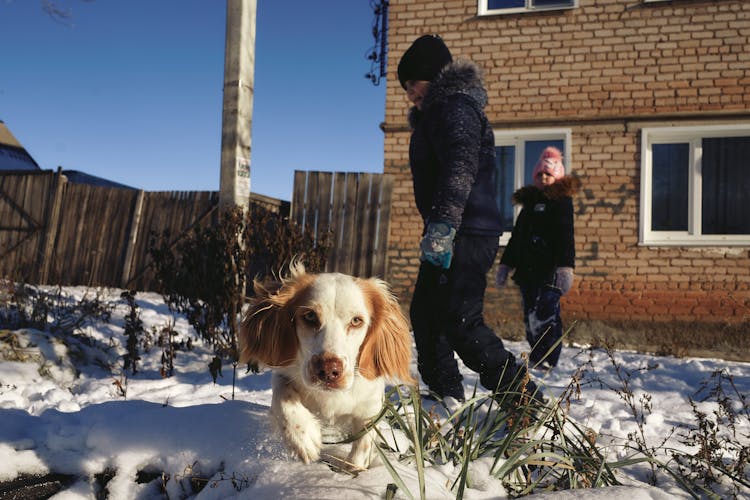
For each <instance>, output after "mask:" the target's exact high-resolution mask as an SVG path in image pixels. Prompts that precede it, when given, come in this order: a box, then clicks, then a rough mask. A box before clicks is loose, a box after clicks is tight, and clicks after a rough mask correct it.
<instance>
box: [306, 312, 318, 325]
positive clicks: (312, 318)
mask: <svg viewBox="0 0 750 500" xmlns="http://www.w3.org/2000/svg"><path fill="white" fill-rule="evenodd" d="M302 321H304V322H305V323H307V324H309V325H312V326H318V324H319V322H318V315H317V314H315V311H313V310H308V311H305V312H304V313H303V314H302Z"/></svg>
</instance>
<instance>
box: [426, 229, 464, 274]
mask: <svg viewBox="0 0 750 500" xmlns="http://www.w3.org/2000/svg"><path fill="white" fill-rule="evenodd" d="M455 237H456V230H455V229H453V228H452V227H450V225H448V224H446V223H445V222H430V223H429V224H427V230H426V231H425V234H424V237H423V238H422V242H421V243H420V244H419V248H420V249H421V250H422V256H421V257H420V260H422V261H425V260H426V261H427V262H429V263H430V264H432V265H434V266H437V267H442V268H443V269H448V268H449V267H450V265H451V259H452V258H453V238H455Z"/></svg>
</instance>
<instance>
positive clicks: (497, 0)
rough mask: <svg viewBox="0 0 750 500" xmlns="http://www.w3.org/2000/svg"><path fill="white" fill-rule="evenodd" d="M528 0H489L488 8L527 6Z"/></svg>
mask: <svg viewBox="0 0 750 500" xmlns="http://www.w3.org/2000/svg"><path fill="white" fill-rule="evenodd" d="M525 6H526V0H487V9H488V10H493V9H513V8H518V7H525Z"/></svg>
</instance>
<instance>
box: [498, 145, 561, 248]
mask: <svg viewBox="0 0 750 500" xmlns="http://www.w3.org/2000/svg"><path fill="white" fill-rule="evenodd" d="M499 135H500V136H502V135H503V134H502V133H500V134H499ZM550 136H552V137H550ZM564 136H565V132H564V131H563V132H557V131H555V132H549V131H546V132H528V133H525V132H521V133H518V132H510V133H508V134H507V136H506V137H501V138H500V139H498V138H496V140H497V141H498V142H497V145H496V146H495V169H496V170H495V174H496V175H495V182H496V186H497V198H496V200H495V201H496V203H497V207H498V209H499V210H500V215H501V217H502V221H503V232H504V233H505V234H506V235H508V236H509V235H510V232H511V231H512V229H513V223H514V221H515V216H516V213H517V212H518V207H514V205H513V202H512V197H513V193H514V192H515V191H516V190H517V189H519V188H521V187H523V186H528V185H531V184H533V179H532V177H531V174H532V172H533V171H534V165H535V164H536V161H537V160H538V159H539V156H540V155H541V154H542V151H543V150H544V148H546V147H547V146H554V147H556V148H558V149H559V150H560V151H563V152H564V151H565V139H558V137H564ZM538 137H546V138H544V139H539V138H538ZM563 161H564V162H565V164H566V167H567V166H568V162H567V161H566V160H563ZM566 173H568V172H567V171H566Z"/></svg>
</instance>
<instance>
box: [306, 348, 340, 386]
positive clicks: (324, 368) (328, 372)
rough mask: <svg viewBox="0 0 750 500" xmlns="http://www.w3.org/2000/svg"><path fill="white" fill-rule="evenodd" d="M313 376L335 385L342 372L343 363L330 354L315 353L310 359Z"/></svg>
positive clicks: (327, 383)
mask: <svg viewBox="0 0 750 500" xmlns="http://www.w3.org/2000/svg"><path fill="white" fill-rule="evenodd" d="M311 364H312V372H313V374H314V375H315V377H316V378H317V379H318V380H320V381H321V382H323V383H325V384H326V385H336V382H338V381H339V379H340V378H341V376H342V375H343V373H344V363H343V362H342V361H341V359H340V358H338V357H336V356H332V355H326V354H323V355H316V356H313V358H312V360H311Z"/></svg>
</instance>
